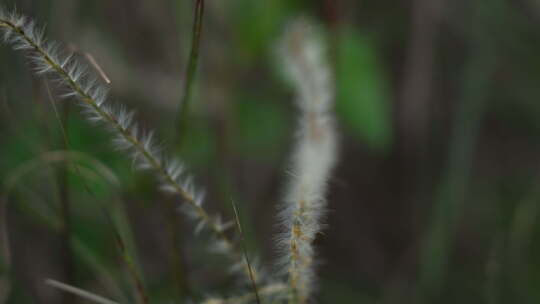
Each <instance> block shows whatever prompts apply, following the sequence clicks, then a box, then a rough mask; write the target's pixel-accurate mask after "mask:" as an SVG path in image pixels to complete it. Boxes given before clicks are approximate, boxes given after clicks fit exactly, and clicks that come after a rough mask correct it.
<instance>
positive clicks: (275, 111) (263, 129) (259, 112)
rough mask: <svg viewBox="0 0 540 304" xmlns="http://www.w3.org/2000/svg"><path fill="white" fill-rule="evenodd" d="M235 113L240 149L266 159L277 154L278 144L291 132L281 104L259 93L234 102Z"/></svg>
mask: <svg viewBox="0 0 540 304" xmlns="http://www.w3.org/2000/svg"><path fill="white" fill-rule="evenodd" d="M236 115H237V117H236V118H237V120H238V124H237V127H238V130H237V131H236V134H238V135H239V136H238V139H237V140H238V142H237V146H240V150H241V152H242V153H245V155H246V156H250V157H253V156H257V157H258V158H259V159H265V160H268V159H272V158H274V157H277V156H278V155H279V154H280V151H281V149H280V147H282V146H283V145H284V144H285V143H284V140H286V138H287V134H288V132H290V131H289V129H288V128H287V113H286V111H285V109H283V105H282V104H279V103H276V102H265V101H263V100H261V97H260V96H257V97H255V96H254V97H251V98H250V99H244V100H243V101H241V102H238V103H237V108H236Z"/></svg>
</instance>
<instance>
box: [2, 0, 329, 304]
mask: <svg viewBox="0 0 540 304" xmlns="http://www.w3.org/2000/svg"><path fill="white" fill-rule="evenodd" d="M198 3H199V6H198V10H197V12H198V14H197V19H196V20H199V22H196V24H195V26H194V36H193V40H194V42H193V43H194V46H193V48H192V55H191V58H192V60H191V61H190V64H189V69H188V80H187V81H188V82H187V84H186V92H185V97H184V99H183V106H182V107H183V110H182V111H183V113H184V112H185V111H186V107H187V105H188V102H189V99H190V90H191V83H192V80H193V76H194V73H195V68H196V59H197V52H198V40H199V37H200V29H201V25H200V18H202V12H203V5H204V4H203V3H204V2H203V1H199V2H198ZM0 29H1V31H2V33H3V40H4V42H5V43H6V44H10V45H11V46H12V47H13V49H14V50H17V51H21V52H23V53H24V55H25V56H26V57H27V58H28V59H29V61H30V62H29V64H30V66H31V67H32V69H33V71H34V73H35V74H36V75H43V76H47V77H48V79H49V80H51V81H52V82H54V83H55V84H56V85H57V86H58V87H59V88H60V89H61V90H62V91H63V94H62V96H61V97H63V98H65V99H67V101H65V102H71V101H72V100H76V101H77V103H78V105H79V106H80V108H81V109H82V112H83V113H84V114H85V117H86V119H87V120H88V121H89V122H91V123H93V124H96V125H100V126H102V127H104V128H105V129H107V130H108V131H110V133H111V134H112V137H113V139H112V142H113V144H114V147H115V148H116V149H117V150H119V151H122V152H121V153H123V154H126V155H128V156H129V158H130V159H131V161H132V162H133V164H134V168H136V169H138V170H143V171H149V172H151V173H153V175H154V176H155V177H156V178H157V181H158V183H159V186H160V188H161V190H163V191H164V192H167V193H169V194H171V195H173V196H175V197H176V198H178V199H179V201H181V204H179V206H180V209H181V210H182V211H183V213H184V214H185V215H186V216H187V217H188V218H189V219H191V220H192V222H193V225H194V233H195V234H196V235H197V234H198V233H199V232H201V231H206V232H207V234H209V235H210V236H211V237H210V240H207V241H209V242H211V246H210V247H209V248H211V250H210V251H211V252H212V253H220V254H223V255H224V256H226V257H227V258H228V260H229V263H230V264H231V265H232V267H228V268H230V269H233V270H234V273H235V274H237V275H238V277H241V278H243V281H244V282H245V283H248V282H251V287H252V290H251V291H246V288H240V289H239V292H237V293H236V294H239V295H238V296H235V297H232V298H228V299H219V298H209V299H208V300H207V301H206V302H205V303H253V302H256V303H269V302H270V301H278V302H279V301H283V300H285V299H286V300H287V301H288V302H289V303H299V304H304V303H308V301H309V299H310V298H311V297H312V295H313V293H314V290H315V287H314V286H315V284H314V281H315V271H314V268H315V265H316V254H315V251H316V250H315V248H314V246H313V241H314V240H315V238H316V237H317V235H318V234H319V232H320V231H321V228H322V226H323V225H322V219H323V217H324V214H325V204H326V198H325V197H326V188H327V187H326V184H327V182H328V179H329V175H330V172H331V170H332V168H333V166H334V164H335V161H336V146H337V139H336V138H337V136H336V130H335V128H334V119H333V115H332V104H333V84H332V82H333V78H332V76H331V72H330V68H329V66H328V64H327V63H326V59H325V51H324V43H323V41H322V40H321V37H319V36H318V35H319V32H318V31H317V29H316V28H315V27H314V26H312V25H311V24H310V23H309V22H307V21H306V20H301V21H298V22H295V23H293V24H291V25H290V27H288V28H287V31H286V35H285V37H284V39H283V43H282V49H281V54H282V56H283V58H284V62H283V66H285V67H287V71H286V74H287V75H288V77H289V80H290V82H291V84H292V85H293V87H294V88H295V90H296V91H297V95H298V98H297V106H298V109H299V117H300V119H299V123H298V130H297V136H296V137H295V145H296V147H295V150H294V152H293V156H292V160H291V168H290V171H289V175H290V178H289V184H288V185H287V188H288V191H287V195H286V197H285V199H284V203H283V205H281V207H280V208H281V210H280V215H279V217H280V225H281V227H282V229H281V230H282V232H281V233H280V235H279V236H278V240H277V241H276V246H277V247H279V248H280V254H281V257H280V263H281V265H282V266H281V267H282V269H283V271H282V273H283V276H270V275H268V274H267V272H265V271H263V270H261V269H258V268H256V267H255V266H254V265H253V263H251V262H250V259H249V256H248V252H247V249H246V247H245V246H244V244H243V237H244V236H243V230H242V226H241V224H240V218H239V214H238V211H237V209H236V207H235V206H234V214H235V216H236V219H235V221H234V222H233V221H224V220H223V219H222V217H221V216H220V215H211V214H210V213H209V212H208V211H207V210H206V209H205V207H204V198H205V193H204V190H202V189H201V188H199V187H198V186H196V184H195V182H194V178H193V177H192V176H191V175H189V174H188V173H187V172H186V169H185V165H184V164H183V162H182V161H181V160H179V159H177V158H173V157H170V156H169V155H168V153H167V152H165V149H164V147H163V146H162V145H160V144H158V142H159V141H158V140H157V139H156V136H155V133H154V132H153V131H148V130H145V129H143V128H141V127H140V126H139V125H138V124H137V122H136V119H135V113H134V112H133V111H131V110H128V109H127V108H126V107H125V106H123V105H121V104H118V103H112V102H110V101H109V92H108V87H106V86H105V85H104V84H103V83H102V81H106V82H107V83H109V82H110V81H108V78H107V77H103V76H102V75H103V74H104V72H103V70H102V69H101V67H100V66H99V65H97V64H96V63H95V61H93V60H91V59H88V57H87V60H90V63H91V64H92V65H93V67H88V66H87V65H86V64H84V63H83V61H82V60H81V59H82V58H81V56H80V55H79V54H74V53H69V52H67V51H65V50H64V48H63V47H62V46H61V45H60V44H58V43H56V42H51V41H48V40H47V39H46V38H45V36H44V30H43V29H42V28H41V27H39V26H37V25H36V24H35V22H34V21H33V20H30V19H28V18H27V17H25V16H22V15H19V14H17V13H16V12H9V13H8V12H6V10H4V9H1V8H0ZM96 66H97V67H96ZM66 148H68V146H67V143H66ZM235 224H236V227H237V229H238V232H239V236H238V237H235V236H232V235H233V233H232V232H231V231H229V230H230V229H231V228H232V227H235ZM111 226H113V225H111ZM115 239H116V241H117V244H118V246H119V248H120V251H121V254H122V256H123V257H124V261H125V262H126V264H127V267H128V270H129V272H130V273H131V276H132V278H134V284H135V286H136V289H137V290H138V291H139V295H140V299H139V301H140V302H141V303H151V302H152V299H151V298H149V297H148V293H147V292H146V291H145V290H144V289H145V288H144V285H143V283H142V280H141V279H140V278H139V277H138V273H137V270H136V269H135V266H134V265H132V264H131V263H132V257H130V256H128V253H127V251H126V249H125V244H124V242H123V240H122V238H121V236H120V234H119V233H117V232H116V231H115ZM238 239H240V243H238ZM282 279H285V280H286V281H287V284H284V283H281V281H282ZM47 283H48V284H49V285H51V286H53V287H56V288H59V289H61V290H64V291H66V292H69V293H73V294H75V295H78V296H81V297H83V298H86V299H88V300H92V301H94V302H97V303H116V302H115V301H111V300H108V299H106V298H103V297H101V296H97V295H94V294H92V293H90V292H87V291H84V290H81V289H79V288H76V287H73V286H69V285H67V284H64V283H60V282H57V281H54V280H49V281H47ZM242 292H245V293H244V294H242Z"/></svg>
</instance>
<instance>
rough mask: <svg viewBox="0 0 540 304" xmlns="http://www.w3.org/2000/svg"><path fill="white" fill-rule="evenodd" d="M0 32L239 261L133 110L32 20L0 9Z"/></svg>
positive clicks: (179, 170)
mask: <svg viewBox="0 0 540 304" xmlns="http://www.w3.org/2000/svg"><path fill="white" fill-rule="evenodd" d="M0 28H2V29H3V30H4V40H5V41H7V42H9V43H11V44H13V47H14V49H16V50H23V51H28V52H29V58H30V59H31V60H32V62H33V63H34V64H35V66H36V67H35V68H36V73H38V74H45V73H49V74H52V75H55V76H56V77H57V78H58V81H59V82H60V83H62V84H64V85H65V86H66V88H67V89H68V92H67V93H66V94H65V96H68V97H69V96H75V97H77V98H78V100H80V101H81V106H83V108H84V109H85V112H86V113H87V114H88V119H89V120H90V121H93V122H100V123H103V124H105V125H106V126H108V127H109V129H110V130H111V131H112V132H114V133H115V134H116V135H117V136H116V140H115V143H116V144H117V145H118V147H119V148H120V149H125V150H129V151H131V156H132V158H133V160H134V162H135V163H136V164H137V166H138V168H139V169H147V170H151V171H153V172H154V173H155V174H156V175H157V176H158V177H159V179H160V181H161V186H162V189H163V190H164V191H167V192H171V193H173V194H176V195H179V196H180V197H181V198H182V199H183V201H184V207H185V208H184V209H183V210H184V212H185V213H186V214H187V215H188V216H189V217H191V218H192V219H194V220H196V221H197V222H198V227H199V228H200V229H202V228H206V229H207V230H208V231H209V232H210V233H211V234H212V235H213V236H214V237H215V241H216V243H215V246H214V247H213V248H214V249H215V251H217V252H221V253H223V254H225V255H227V256H229V257H230V258H231V260H233V261H236V262H237V263H238V261H242V255H241V253H239V252H238V251H237V249H236V248H234V244H233V242H232V240H231V239H230V238H229V237H228V235H227V234H226V231H225V228H226V227H227V226H228V225H226V223H222V222H221V220H220V218H219V217H215V218H214V217H212V216H210V215H209V214H208V213H207V212H206V210H205V209H204V208H203V207H202V203H203V198H204V194H203V193H202V192H200V191H196V188H195V186H194V184H193V182H192V178H191V177H189V176H186V174H185V173H184V170H183V167H182V165H181V163H180V162H178V161H174V160H173V161H171V160H169V159H168V158H166V157H165V156H164V155H163V153H161V152H160V151H159V149H158V148H157V147H156V145H155V144H154V138H153V133H151V132H146V133H144V132H143V131H141V129H140V128H138V127H137V126H136V125H135V124H134V123H133V116H134V113H133V112H129V111H127V110H126V109H124V108H122V107H121V108H120V109H115V108H113V107H112V106H110V105H108V103H106V100H107V92H106V89H104V88H103V87H102V86H101V85H99V84H98V81H97V80H96V78H95V77H92V75H89V74H86V71H85V68H84V67H83V66H82V65H81V64H80V63H79V62H78V61H76V60H75V59H74V58H73V57H72V56H61V55H59V50H58V46H57V45H55V44H51V43H46V42H45V40H44V38H43V33H42V31H41V30H39V29H37V28H36V27H35V25H34V23H33V22H32V21H28V20H27V19H26V18H25V17H21V16H18V15H16V14H11V15H10V16H6V15H5V14H4V13H3V11H2V10H0ZM243 273H244V274H245V275H247V276H248V277H249V275H248V271H247V269H245V268H244V271H243Z"/></svg>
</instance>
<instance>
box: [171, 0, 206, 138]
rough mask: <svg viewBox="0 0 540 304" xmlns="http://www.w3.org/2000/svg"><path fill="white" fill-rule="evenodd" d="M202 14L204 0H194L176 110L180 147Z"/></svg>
mask: <svg viewBox="0 0 540 304" xmlns="http://www.w3.org/2000/svg"><path fill="white" fill-rule="evenodd" d="M203 16H204V0H196V2H195V17H194V21H193V31H192V36H191V51H190V54H189V62H188V65H187V69H186V76H185V83H184V95H183V97H182V100H181V102H180V106H179V110H178V115H177V117H178V118H177V119H178V122H177V124H178V130H177V131H178V136H177V141H178V143H179V144H178V146H179V147H181V143H182V142H183V140H184V137H185V134H186V129H187V118H188V115H189V105H190V103H191V95H192V91H193V82H194V80H195V75H196V72H197V63H198V61H199V47H200V44H201V34H202V27H203Z"/></svg>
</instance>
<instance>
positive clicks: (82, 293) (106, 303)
mask: <svg viewBox="0 0 540 304" xmlns="http://www.w3.org/2000/svg"><path fill="white" fill-rule="evenodd" d="M45 284H47V285H50V286H52V287H54V288H58V289H60V290H62V291H65V292H68V293H71V294H74V295H77V296H79V297H81V298H83V299H87V300H89V301H92V302H94V303H98V304H119V303H117V302H115V301H112V300H109V299H106V298H104V297H102V296H98V295H96V294H93V293H91V292H88V291H86V290H83V289H80V288H77V287H73V286H71V285H67V284H64V283H61V282H58V281H55V280H52V279H47V280H46V281H45Z"/></svg>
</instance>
